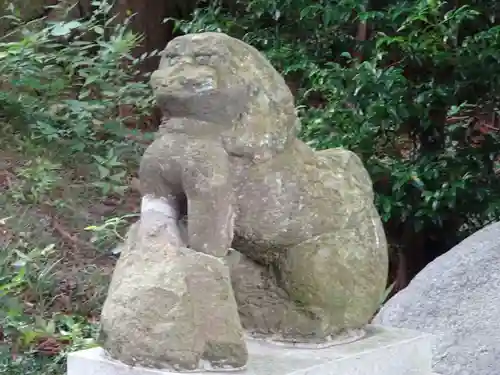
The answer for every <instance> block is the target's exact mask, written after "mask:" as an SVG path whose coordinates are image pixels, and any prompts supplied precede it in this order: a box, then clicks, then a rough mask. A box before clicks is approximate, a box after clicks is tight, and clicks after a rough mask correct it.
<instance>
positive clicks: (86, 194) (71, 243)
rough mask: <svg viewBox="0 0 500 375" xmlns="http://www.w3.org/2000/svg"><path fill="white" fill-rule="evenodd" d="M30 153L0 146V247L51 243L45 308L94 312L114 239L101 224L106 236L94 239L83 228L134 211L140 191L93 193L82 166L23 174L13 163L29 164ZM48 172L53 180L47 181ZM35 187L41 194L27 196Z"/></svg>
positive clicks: (104, 287) (110, 263)
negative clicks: (48, 297) (50, 289)
mask: <svg viewBox="0 0 500 375" xmlns="http://www.w3.org/2000/svg"><path fill="white" fill-rule="evenodd" d="M30 159H31V158H30V157H27V156H25V155H24V154H22V153H19V152H15V151H14V152H13V151H5V150H3V151H0V251H12V250H17V249H22V252H23V253H25V254H26V253H28V254H29V253H30V251H31V250H35V248H38V249H43V248H45V247H47V246H50V247H53V251H51V255H50V257H51V258H52V259H51V261H52V262H54V266H53V267H52V268H51V272H53V276H54V280H55V289H54V290H53V299H52V303H51V305H52V306H50V308H51V310H53V311H58V312H61V311H63V312H66V313H76V312H77V313H78V314H80V315H82V314H83V315H85V314H88V315H94V314H96V313H98V310H99V309H100V306H101V304H102V302H103V300H104V298H105V293H106V290H107V286H108V282H109V278H110V276H111V273H112V271H113V267H114V265H115V262H116V257H115V256H113V254H112V253H111V250H112V249H113V248H114V246H115V245H116V243H117V242H119V241H120V239H119V237H117V236H108V235H109V234H110V233H111V232H112V231H110V230H107V231H105V232H104V235H106V236H108V237H109V238H104V239H101V241H100V242H96V241H95V239H96V233H94V232H92V231H89V230H86V229H85V228H87V227H88V226H91V225H94V226H99V225H102V224H103V223H104V222H105V220H107V219H109V218H115V217H120V216H122V215H127V214H131V213H134V212H138V209H139V201H140V197H139V195H138V193H137V192H135V191H134V190H133V189H132V188H131V189H130V191H129V192H127V193H126V194H124V195H123V196H113V197H109V198H106V199H102V198H99V197H98V196H97V195H96V194H95V192H93V191H92V189H90V188H88V187H87V186H86V184H85V176H84V174H85V171H77V170H64V169H62V168H58V169H57V170H56V171H54V173H45V172H44V171H38V172H36V171H35V172H33V173H34V174H35V175H34V176H28V178H26V175H22V174H21V175H20V172H19V168H23V167H26V166H29V165H30ZM49 169H50V168H49ZM83 169H84V168H82V170H83ZM49 172H50V171H49ZM51 176H57V179H58V181H57V182H56V183H54V184H51V183H50V181H51ZM44 179H45V181H44ZM27 180H29V181H27ZM47 186H50V187H47ZM40 190H43V193H44V194H43V196H40V197H35V198H34V197H32V196H31V195H32V194H30V192H32V191H35V192H37V191H40ZM26 196H30V198H29V199H25V197H26ZM132 221H133V218H130V219H125V220H124V221H123V222H122V223H121V225H120V226H119V227H118V228H117V232H118V233H119V234H120V235H123V234H124V232H125V231H126V228H127V227H128V225H129V223H130V222H132ZM97 235H99V234H97ZM101 236H102V234H101ZM27 299H29V296H28V297H27ZM75 310H77V311H75ZM94 316H95V315H94Z"/></svg>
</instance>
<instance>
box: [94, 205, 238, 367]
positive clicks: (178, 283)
mask: <svg viewBox="0 0 500 375" xmlns="http://www.w3.org/2000/svg"><path fill="white" fill-rule="evenodd" d="M145 206H147V204H144V202H143V209H144V208H145ZM160 207H161V205H160ZM147 208H148V207H146V210H144V211H143V213H142V221H141V222H140V223H138V224H137V225H135V226H133V227H132V228H131V230H130V231H129V234H128V236H127V243H126V244H125V246H123V248H122V254H121V257H120V260H119V261H118V264H117V266H116V270H115V273H114V274H113V279H112V282H111V285H110V289H109V293H108V298H107V300H106V302H105V305H104V307H103V311H102V316H101V325H102V328H101V337H100V341H101V343H102V345H103V347H104V348H105V349H106V351H107V352H108V353H109V354H110V355H111V356H112V357H113V358H115V359H118V360H121V361H122V362H124V363H127V364H129V365H136V364H141V365H143V366H147V367H155V368H172V369H175V370H193V369H198V368H239V367H242V366H244V365H245V364H246V361H247V349H246V345H245V343H244V341H243V330H242V327H241V323H240V320H239V317H238V311H237V308H236V302H235V300H234V294H233V290H232V288H231V281H230V278H229V270H228V268H227V266H226V265H225V264H224V262H223V260H221V259H219V258H216V257H213V256H211V255H207V254H203V253H201V252H196V251H194V250H191V249H188V248H186V247H184V246H183V243H182V240H181V239H180V237H179V233H178V232H176V231H172V228H173V226H172V223H171V221H169V219H168V217H166V216H165V212H161V211H154V210H153V209H154V208H155V207H153V209H151V210H147ZM149 208H151V207H149Z"/></svg>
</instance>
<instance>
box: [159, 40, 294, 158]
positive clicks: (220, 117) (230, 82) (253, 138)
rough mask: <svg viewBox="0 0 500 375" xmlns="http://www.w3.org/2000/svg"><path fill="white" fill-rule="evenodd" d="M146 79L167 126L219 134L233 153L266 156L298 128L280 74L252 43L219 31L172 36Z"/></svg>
mask: <svg viewBox="0 0 500 375" xmlns="http://www.w3.org/2000/svg"><path fill="white" fill-rule="evenodd" d="M151 85H152V87H153V89H154V91H155V95H156V99H157V102H158V105H159V107H160V108H161V110H162V111H163V113H164V115H165V116H166V117H168V118H174V119H173V120H172V121H170V125H169V124H167V127H169V126H170V127H172V130H173V131H182V132H186V133H189V134H192V135H197V134H200V135H206V134H219V135H220V137H221V139H222V141H223V142H224V144H225V147H226V149H227V150H228V152H230V153H232V154H235V155H241V156H249V157H252V158H253V159H256V160H258V159H268V158H269V157H271V156H272V155H273V154H275V153H277V152H280V151H281V150H283V149H284V148H285V147H286V146H287V145H288V144H289V143H290V141H292V140H293V139H294V138H295V135H296V132H297V130H298V129H297V128H298V119H297V116H296V111H295V105H294V99H293V95H292V93H291V91H290V89H289V88H288V86H287V85H286V83H285V80H284V79H283V77H282V76H281V75H280V74H279V73H278V72H277V71H276V69H274V67H273V66H272V65H271V64H270V63H269V61H268V60H267V59H266V58H265V57H264V56H263V55H262V54H261V53H260V52H259V51H257V50H256V49H255V48H253V47H251V46H250V45H248V44H246V43H244V42H242V41H240V40H238V39H235V38H232V37H230V36H228V35H226V34H223V33H214V32H206V33H200V34H188V35H184V36H181V37H177V38H175V39H173V40H172V41H171V42H170V43H169V44H168V45H167V47H166V48H165V50H164V51H163V56H162V59H161V62H160V66H159V68H158V70H156V71H155V72H154V73H153V75H152V77H151ZM175 118H189V119H190V120H199V121H187V122H186V121H184V122H182V121H176V120H175ZM183 124H184V125H183ZM179 127H180V128H182V129H180V128H179ZM186 127H189V129H186Z"/></svg>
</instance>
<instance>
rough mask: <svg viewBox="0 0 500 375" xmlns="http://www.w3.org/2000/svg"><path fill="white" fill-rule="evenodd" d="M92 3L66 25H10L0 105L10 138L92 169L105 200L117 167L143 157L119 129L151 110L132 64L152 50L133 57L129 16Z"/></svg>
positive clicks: (120, 173) (135, 38)
mask: <svg viewBox="0 0 500 375" xmlns="http://www.w3.org/2000/svg"><path fill="white" fill-rule="evenodd" d="M92 4H93V13H92V14H91V15H90V16H89V17H87V18H82V19H74V20H70V19H67V17H64V16H62V19H67V20H64V21H57V22H56V21H52V22H49V21H47V22H45V23H43V24H42V25H41V26H40V27H38V28H36V27H34V26H32V25H30V26H28V25H26V24H22V23H21V21H20V20H17V21H18V23H20V26H19V27H18V28H17V29H16V33H15V34H14V36H11V37H10V38H8V41H6V39H5V37H4V38H3V41H2V42H0V74H1V77H2V79H1V83H0V106H1V108H2V115H3V117H4V121H5V122H7V123H9V124H10V125H11V126H13V127H14V129H15V131H16V132H19V133H21V134H23V135H24V136H28V137H30V138H32V139H34V140H35V141H37V142H39V143H40V142H42V143H44V144H46V145H47V147H50V148H58V149H59V150H60V156H61V158H62V159H65V160H66V161H68V160H70V161H75V160H78V161H79V162H85V163H89V164H92V165H94V166H95V172H96V174H98V177H99V179H100V182H99V186H96V187H98V188H100V189H102V190H103V193H104V194H107V193H109V192H112V191H113V190H114V189H113V186H115V185H117V186H116V188H117V189H118V190H120V188H121V187H122V186H123V184H122V185H120V184H119V182H121V180H122V179H123V178H124V177H125V171H124V167H123V166H122V165H121V164H120V163H121V162H123V161H124V160H125V159H127V160H128V159H131V160H133V161H135V160H136V159H137V156H138V155H139V154H140V153H141V152H142V149H143V146H142V145H141V143H140V142H131V141H130V140H129V139H128V138H127V137H126V135H127V134H129V133H130V132H132V131H133V129H132V130H128V129H126V128H125V126H124V123H125V122H137V121H138V119H139V118H140V117H141V116H142V115H144V114H150V113H151V111H152V108H153V105H154V99H153V96H152V93H151V90H150V87H149V83H148V80H147V79H145V78H147V77H144V75H143V74H142V73H140V70H139V66H140V64H141V63H142V62H143V61H144V60H145V59H148V58H151V57H153V56H155V55H156V54H157V51H152V52H151V53H149V54H145V55H143V56H141V57H140V58H134V57H133V56H132V54H131V51H132V50H133V48H134V47H136V46H137V45H138V43H140V42H141V37H140V36H139V35H137V34H135V33H133V32H132V31H130V27H129V24H130V21H131V17H132V16H130V17H128V18H126V19H125V20H124V21H123V22H117V21H116V17H115V16H113V14H112V13H111V10H112V4H111V2H109V1H93V2H92ZM61 12H62V9H61ZM12 17H15V16H12ZM123 108H133V111H130V110H127V111H126V112H127V113H124V112H125V111H123V110H122V109H123ZM136 134H140V133H139V132H137V133H136ZM75 158H76V159H75ZM121 190H123V189H121Z"/></svg>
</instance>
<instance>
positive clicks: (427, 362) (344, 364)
mask: <svg viewBox="0 0 500 375" xmlns="http://www.w3.org/2000/svg"><path fill="white" fill-rule="evenodd" d="M368 329H369V333H368V335H367V336H366V337H365V338H363V339H361V340H358V341H356V342H353V343H349V344H342V345H338V346H332V347H329V348H324V349H299V348H290V347H283V346H277V345H273V344H270V343H265V342H262V341H256V340H249V341H248V350H249V361H248V366H247V369H246V370H242V371H233V372H227V371H226V372H198V373H197V374H199V375H207V374H208V375H229V374H231V373H234V374H238V375H431V374H432V370H431V360H432V353H431V336H430V335H428V334H423V333H419V332H414V331H409V330H403V329H396V328H387V327H380V326H370V327H369V328H368ZM172 374H176V375H179V373H177V372H170V371H161V370H153V369H146V368H139V367H130V366H127V365H125V364H123V363H121V362H117V361H114V360H111V359H109V358H108V357H107V356H106V354H105V353H104V350H103V349H102V348H94V349H88V350H83V351H79V352H75V353H71V354H70V355H69V356H68V375H172Z"/></svg>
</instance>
